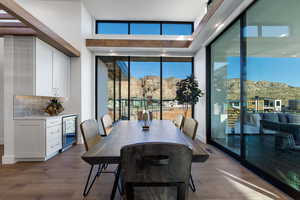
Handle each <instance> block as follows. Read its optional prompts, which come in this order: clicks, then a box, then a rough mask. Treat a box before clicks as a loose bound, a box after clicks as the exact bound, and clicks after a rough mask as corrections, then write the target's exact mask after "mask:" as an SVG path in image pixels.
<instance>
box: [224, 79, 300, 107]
mask: <svg viewBox="0 0 300 200" xmlns="http://www.w3.org/2000/svg"><path fill="white" fill-rule="evenodd" d="M221 82H222V81H221ZM226 82H227V84H226V88H227V89H228V90H229V91H228V93H229V97H228V98H229V99H231V100H236V99H239V93H240V80H239V79H230V80H227V81H226ZM245 86H246V92H247V97H248V98H254V97H255V96H259V97H268V98H274V99H281V100H282V101H283V102H282V103H283V105H287V104H288V100H290V99H300V87H293V86H289V85H287V84H285V83H279V82H269V81H257V82H255V81H246V82H245ZM224 89H225V88H224Z"/></svg>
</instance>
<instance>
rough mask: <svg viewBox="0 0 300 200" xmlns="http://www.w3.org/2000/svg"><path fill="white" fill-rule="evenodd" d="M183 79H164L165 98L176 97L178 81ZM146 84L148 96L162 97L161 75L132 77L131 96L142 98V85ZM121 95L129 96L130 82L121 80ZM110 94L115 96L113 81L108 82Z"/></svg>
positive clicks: (163, 90) (163, 91)
mask: <svg viewBox="0 0 300 200" xmlns="http://www.w3.org/2000/svg"><path fill="white" fill-rule="evenodd" d="M180 80H181V79H178V78H175V77H169V78H166V79H163V86H162V93H163V98H164V99H174V98H175V97H176V83H177V82H178V81H180ZM143 85H145V87H144V88H145V89H146V90H148V92H146V94H147V96H152V98H153V99H160V77H159V76H145V77H143V78H140V79H137V78H135V77H131V78H130V96H131V97H132V98H135V97H136V98H141V97H142V96H143V89H142V86H143ZM121 88H122V89H121V95H122V97H123V98H125V97H128V82H127V81H121ZM108 93H109V96H111V97H112V96H113V81H109V82H108Z"/></svg>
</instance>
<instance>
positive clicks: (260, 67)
mask: <svg viewBox="0 0 300 200" xmlns="http://www.w3.org/2000/svg"><path fill="white" fill-rule="evenodd" d="M227 62H228V68H227V73H228V78H229V79H231V78H239V77H240V58H239V57H228V58H227ZM225 64H226V63H215V68H218V67H221V66H224V65H225ZM299 75H300V58H271V57H249V58H247V79H248V80H252V81H262V80H264V81H271V82H281V83H286V84H288V85H291V86H297V87H300V78H299Z"/></svg>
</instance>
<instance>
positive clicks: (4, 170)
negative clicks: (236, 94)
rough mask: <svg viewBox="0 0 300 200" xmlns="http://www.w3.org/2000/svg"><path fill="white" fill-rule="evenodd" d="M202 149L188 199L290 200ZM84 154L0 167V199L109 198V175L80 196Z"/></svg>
mask: <svg viewBox="0 0 300 200" xmlns="http://www.w3.org/2000/svg"><path fill="white" fill-rule="evenodd" d="M201 145H203V144H201ZM203 146H204V148H206V149H208V152H209V153H210V158H209V160H208V161H207V162H205V163H202V164H193V169H192V174H193V177H194V181H195V183H196V186H197V192H196V193H192V192H191V191H190V193H189V196H190V198H189V199H190V200H198V199H201V200H204V199H206V200H268V199H284V200H286V199H291V198H289V197H287V196H286V195H284V194H283V193H282V192H280V191H279V190H277V189H276V188H274V187H273V186H272V185H270V184H268V183H266V182H265V181H263V180H262V179H260V178H259V177H258V176H256V175H254V174H253V173H251V172H250V171H248V170H247V169H245V168H244V167H242V166H241V165H239V164H238V163H237V162H236V161H234V160H232V159H231V158H229V157H227V156H226V155H224V154H223V153H222V152H220V151H219V150H217V149H215V148H214V147H211V146H208V145H203ZM83 152H84V146H83V145H77V146H75V147H73V148H71V149H69V150H68V151H66V152H64V153H62V154H60V155H58V156H56V157H54V158H53V159H51V160H49V161H47V162H36V163H18V164H15V165H1V168H0V199H1V200H67V199H70V200H78V199H87V200H106V199H109V197H110V192H111V188H112V184H113V176H112V175H111V174H103V175H101V177H100V178H98V179H97V180H96V183H95V185H94V187H93V188H92V190H91V192H90V194H89V195H88V197H87V198H83V197H82V192H83V187H84V185H85V181H86V177H87V175H88V170H89V165H88V164H86V163H85V162H84V161H83V160H82V159H81V158H80V156H81V155H82V153H83ZM1 154H3V148H1V147H0V155H1ZM116 199H120V197H119V196H117V197H116Z"/></svg>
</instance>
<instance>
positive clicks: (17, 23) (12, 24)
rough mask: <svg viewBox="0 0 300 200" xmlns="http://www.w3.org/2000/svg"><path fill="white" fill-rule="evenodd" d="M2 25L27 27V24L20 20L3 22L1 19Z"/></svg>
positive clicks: (0, 23) (0, 24) (0, 25)
mask: <svg viewBox="0 0 300 200" xmlns="http://www.w3.org/2000/svg"><path fill="white" fill-rule="evenodd" d="M0 27H11V28H25V27H27V26H26V25H25V24H23V23H20V22H1V21H0Z"/></svg>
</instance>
